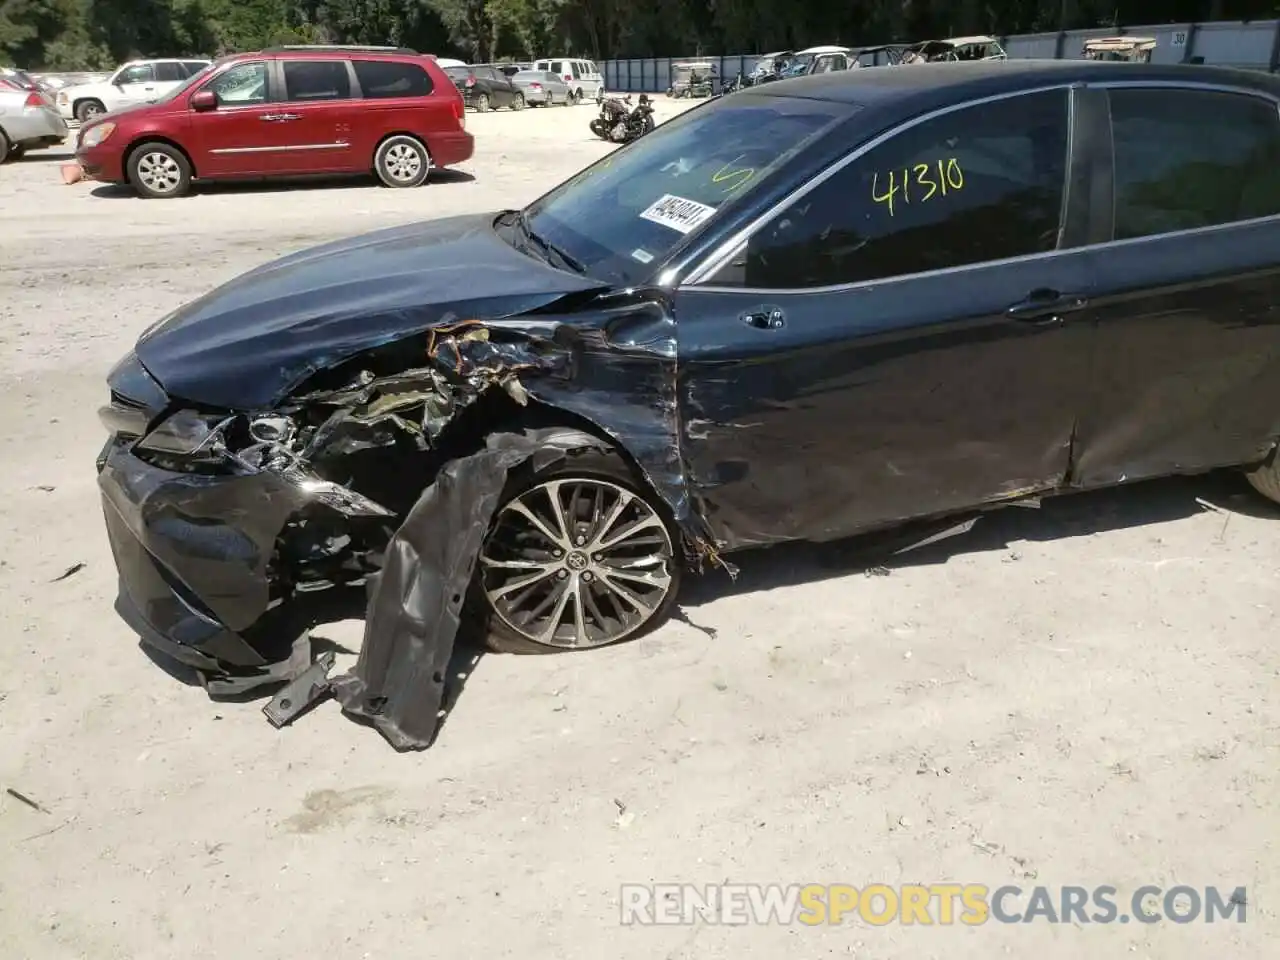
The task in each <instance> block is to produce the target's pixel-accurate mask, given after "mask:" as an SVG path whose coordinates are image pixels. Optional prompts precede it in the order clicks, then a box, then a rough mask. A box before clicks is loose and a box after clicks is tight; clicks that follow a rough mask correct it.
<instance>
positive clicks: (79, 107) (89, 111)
mask: <svg viewBox="0 0 1280 960" xmlns="http://www.w3.org/2000/svg"><path fill="white" fill-rule="evenodd" d="M106 112H107V108H106V107H104V106H103V105H102V103H101V101H98V100H85V101H82V102H81V103H77V104H76V110H75V113H76V119H77V120H79V121H80V122H81V123H88V122H89V121H90V120H92V119H93V118H94V117H100V116H102V115H103V114H104V113H106Z"/></svg>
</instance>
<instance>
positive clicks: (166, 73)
mask: <svg viewBox="0 0 1280 960" xmlns="http://www.w3.org/2000/svg"><path fill="white" fill-rule="evenodd" d="M156 79H157V80H159V81H160V82H161V83H179V82H181V81H183V80H185V79H187V74H186V72H185V71H183V69H182V65H181V64H179V63H176V62H175V63H157V64H156Z"/></svg>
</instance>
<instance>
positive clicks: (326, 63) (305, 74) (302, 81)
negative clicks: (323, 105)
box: [281, 60, 351, 102]
mask: <svg viewBox="0 0 1280 960" xmlns="http://www.w3.org/2000/svg"><path fill="white" fill-rule="evenodd" d="M281 66H282V67H283V68H284V94H285V99H286V100H295V101H297V100H300V101H304V102H311V101H316V100H346V99H348V98H350V96H351V77H350V76H349V75H348V74H347V63H346V61H345V60H285V61H284V62H283V63H282V64H281Z"/></svg>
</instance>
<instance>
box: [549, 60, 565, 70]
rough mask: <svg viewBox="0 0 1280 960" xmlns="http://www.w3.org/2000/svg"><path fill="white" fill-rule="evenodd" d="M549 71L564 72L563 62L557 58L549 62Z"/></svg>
mask: <svg viewBox="0 0 1280 960" xmlns="http://www.w3.org/2000/svg"><path fill="white" fill-rule="evenodd" d="M551 72H552V73H564V64H563V63H561V62H560V61H559V60H553V61H552V62H551Z"/></svg>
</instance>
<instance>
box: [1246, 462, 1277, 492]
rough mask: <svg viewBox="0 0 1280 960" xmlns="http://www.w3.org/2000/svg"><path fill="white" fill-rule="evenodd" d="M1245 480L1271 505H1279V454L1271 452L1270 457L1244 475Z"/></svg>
mask: <svg viewBox="0 0 1280 960" xmlns="http://www.w3.org/2000/svg"><path fill="white" fill-rule="evenodd" d="M1245 479H1247V480H1248V481H1249V484H1250V485H1251V486H1252V487H1253V489H1255V490H1257V491H1258V492H1259V493H1260V494H1262V495H1263V496H1264V497H1266V498H1267V499H1268V500H1270V501H1271V502H1272V503H1280V453H1277V451H1275V450H1272V451H1271V456H1269V457H1267V459H1266V460H1264V461H1263V462H1262V463H1261V464H1260V465H1258V466H1256V467H1254V468H1253V469H1252V470H1249V471H1248V472H1246V473H1245Z"/></svg>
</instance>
